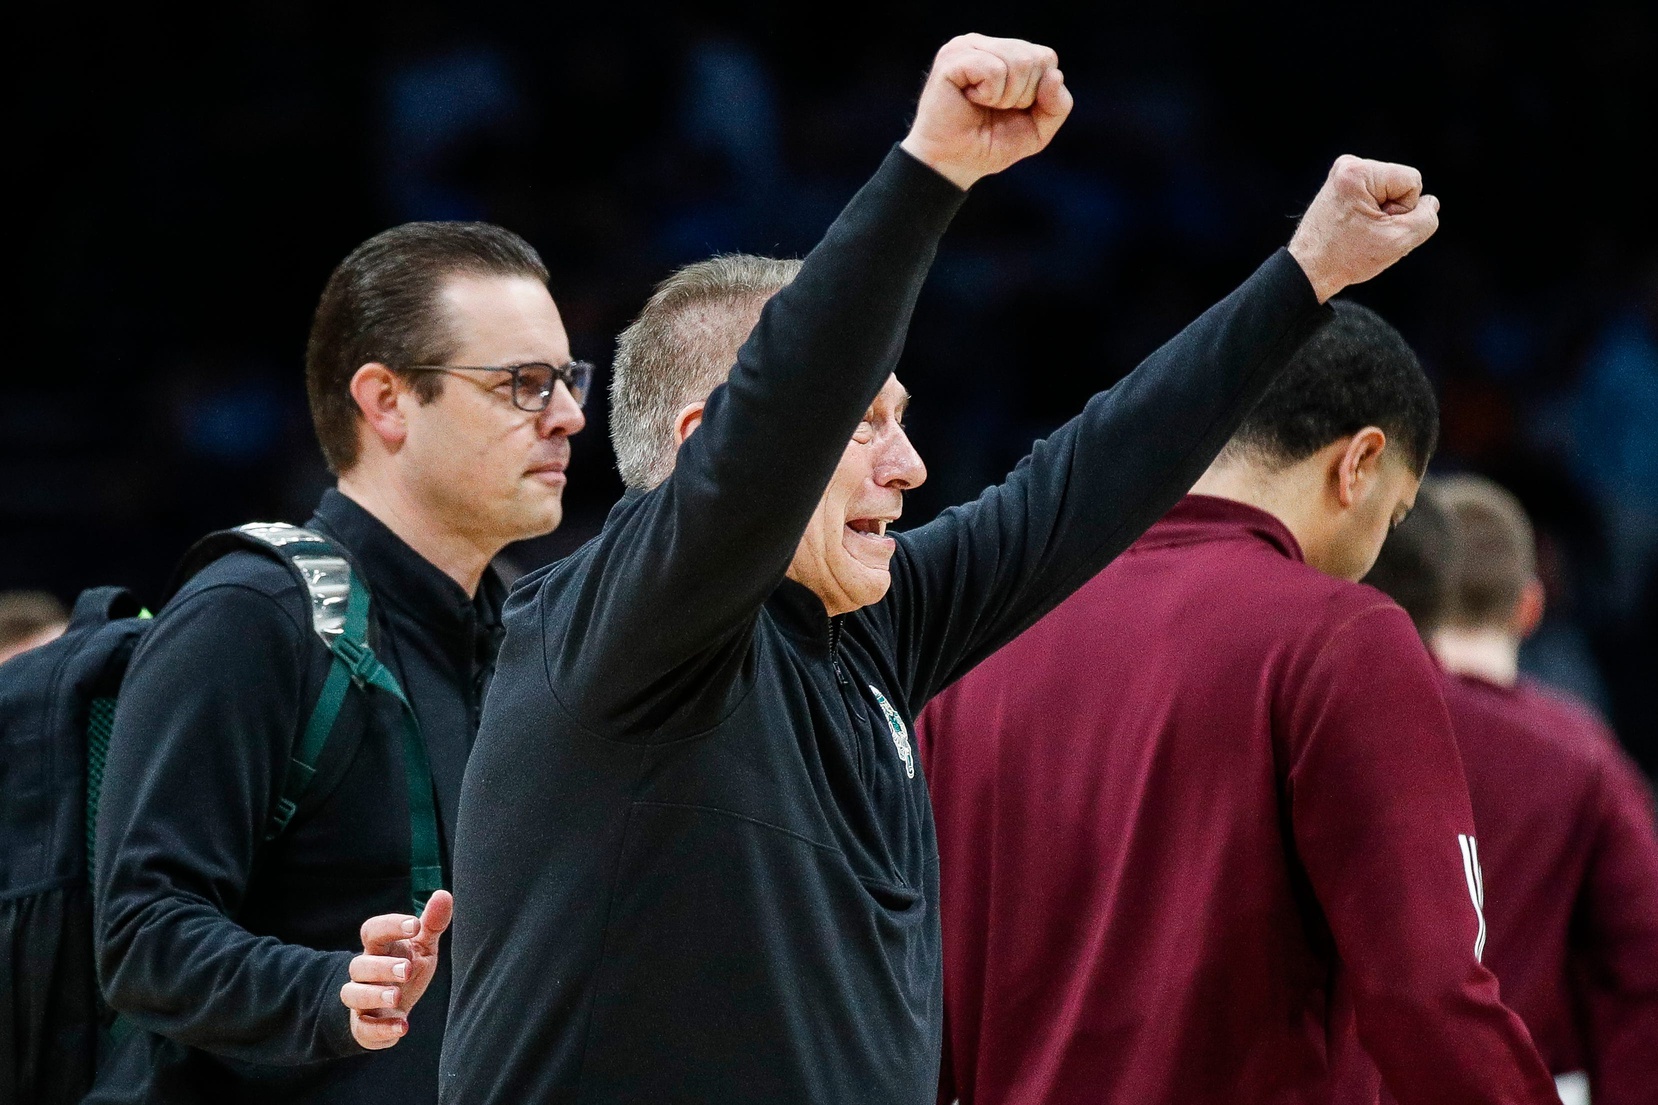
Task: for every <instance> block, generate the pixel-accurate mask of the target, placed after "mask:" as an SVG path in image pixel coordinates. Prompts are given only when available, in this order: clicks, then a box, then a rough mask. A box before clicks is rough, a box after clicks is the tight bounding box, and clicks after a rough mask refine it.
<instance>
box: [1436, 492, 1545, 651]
mask: <svg viewBox="0 0 1658 1105" xmlns="http://www.w3.org/2000/svg"><path fill="white" fill-rule="evenodd" d="M1434 494H1435V495H1436V496H1437V497H1438V499H1439V502H1440V504H1441V505H1442V506H1443V507H1444V509H1445V511H1446V513H1447V514H1448V515H1449V516H1450V518H1451V521H1452V524H1453V525H1454V526H1455V527H1456V531H1457V539H1458V542H1459V544H1460V546H1461V549H1462V555H1461V556H1459V557H1457V559H1456V563H1455V569H1454V571H1453V572H1452V575H1451V579H1450V586H1449V591H1448V597H1447V604H1446V611H1445V623H1446V624H1447V625H1449V626H1452V627H1456V628H1461V629H1479V628H1487V627H1501V626H1503V625H1506V624H1507V622H1508V620H1509V618H1510V617H1511V616H1512V615H1513V613H1514V610H1515V608H1516V607H1517V606H1518V605H1519V602H1520V598H1521V595H1522V594H1523V592H1524V591H1525V589H1526V587H1527V585H1529V584H1530V583H1531V581H1532V580H1533V579H1535V578H1536V576H1537V545H1536V539H1535V537H1534V536H1533V534H1532V528H1531V520H1530V519H1529V518H1527V517H1526V512H1525V508H1524V507H1522V506H1521V505H1520V500H1518V499H1516V498H1515V497H1514V496H1513V495H1512V494H1511V493H1510V492H1509V491H1507V490H1506V489H1505V488H1503V487H1502V486H1501V485H1499V484H1497V483H1494V482H1492V481H1491V480H1488V479H1485V478H1484V477H1482V476H1452V477H1448V478H1446V479H1443V480H1439V481H1436V483H1435V486H1434Z"/></svg>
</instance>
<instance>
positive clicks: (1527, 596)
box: [1508, 579, 1547, 641]
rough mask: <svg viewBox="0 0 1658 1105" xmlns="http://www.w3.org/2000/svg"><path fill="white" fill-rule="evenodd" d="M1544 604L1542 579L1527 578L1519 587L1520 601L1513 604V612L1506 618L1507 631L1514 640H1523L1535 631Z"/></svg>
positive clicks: (1539, 621) (1540, 621) (1541, 617)
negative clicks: (1523, 584) (1524, 583)
mask: <svg viewBox="0 0 1658 1105" xmlns="http://www.w3.org/2000/svg"><path fill="white" fill-rule="evenodd" d="M1546 606H1547V603H1546V601H1545V599H1544V591H1543V582H1542V580H1539V579H1530V580H1527V581H1526V585H1525V586H1524V587H1522V588H1521V589H1520V601H1519V602H1517V603H1515V604H1514V613H1513V614H1511V615H1509V619H1508V631H1509V632H1510V633H1512V634H1514V638H1515V640H1519V641H1523V640H1525V639H1526V638H1527V637H1529V636H1531V635H1532V634H1533V633H1536V632H1537V627H1538V625H1540V624H1541V623H1542V621H1543V611H1544V609H1545V608H1546Z"/></svg>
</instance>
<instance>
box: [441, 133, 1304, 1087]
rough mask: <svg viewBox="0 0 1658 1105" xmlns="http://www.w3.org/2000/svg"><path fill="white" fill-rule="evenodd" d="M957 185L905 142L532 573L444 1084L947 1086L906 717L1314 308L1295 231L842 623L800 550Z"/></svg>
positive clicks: (1113, 544)
mask: <svg viewBox="0 0 1658 1105" xmlns="http://www.w3.org/2000/svg"><path fill="white" fill-rule="evenodd" d="M961 198H962V193H961V192H960V191H959V190H957V189H956V188H954V187H953V186H952V185H950V184H949V183H948V182H946V181H945V180H944V179H943V178H942V177H939V176H938V175H936V174H934V173H933V172H931V171H930V170H929V169H927V168H926V167H924V166H922V165H921V164H920V163H919V162H916V161H914V160H913V159H911V158H910V157H909V156H908V155H907V154H905V153H903V152H902V151H901V150H895V151H894V152H893V153H892V154H891V155H890V156H889V157H888V158H887V160H886V162H885V163H884V165H883V166H882V168H881V169H880V171H879V172H878V173H877V174H876V176H875V178H874V179H873V180H872V181H871V182H870V183H869V184H868V185H867V186H866V187H865V188H864V189H863V190H862V191H861V192H860V193H859V194H858V195H857V196H856V197H854V199H853V200H852V202H851V203H850V205H849V206H848V207H847V209H846V211H845V212H844V213H843V214H842V215H841V217H840V218H839V219H838V220H837V221H836V223H835V224H834V226H832V227H831V228H830V230H829V232H828V234H827V236H826V237H825V239H824V241H823V242H822V243H821V244H820V245H819V246H818V247H817V248H816V249H815V250H814V251H813V252H812V253H811V255H810V256H808V257H807V259H806V261H805V264H804V265H803V267H802V269H801V271H800V274H799V275H798V277H797V278H796V279H795V281H794V282H793V283H792V284H791V285H790V286H789V287H787V288H785V289H784V290H783V291H781V292H779V293H778V294H777V295H776V296H775V297H773V299H772V300H771V301H770V303H768V304H767V306H766V308H765V310H764V311H763V312H762V314H761V318H760V321H759V323H758V325H757V326H756V328H755V331H754V333H753V334H752V335H751V336H750V337H749V339H748V341H747V342H746V343H745V345H744V346H743V349H742V351H741V352H740V354H739V356H738V362H737V365H736V366H735V368H734V369H733V371H732V373H731V376H730V378H729V380H728V381H727V382H726V383H725V384H724V385H722V386H721V387H719V388H717V389H715V391H714V393H713V394H712V395H711V396H710V398H709V401H708V406H707V408H706V411H705V414H704V418H703V423H702V426H701V428H700V429H699V430H698V432H697V433H696V434H694V435H692V436H691V437H690V438H689V439H687V441H686V443H685V444H684V445H683V446H682V447H681V448H680V450H679V454H678V458H677V461H676V467H675V470H674V472H673V474H672V475H671V476H670V477H669V478H668V479H667V480H666V481H665V482H664V483H663V484H662V485H661V486H659V487H657V488H655V489H653V490H651V491H649V492H647V493H644V494H630V495H629V496H627V497H626V498H624V500H623V501H622V502H621V503H619V504H618V505H617V506H616V508H615V509H614V510H613V511H612V513H611V515H610V518H609V519H608V521H607V523H606V526H605V528H604V530H603V532H602V533H601V535H600V536H599V537H597V538H596V539H594V540H593V541H592V542H590V543H588V544H587V545H585V546H583V547H582V548H581V549H580V550H578V551H577V552H576V553H575V554H573V555H572V556H571V557H570V558H568V559H567V560H565V561H563V562H561V563H559V564H557V565H554V566H552V567H551V568H548V569H544V570H542V571H540V572H538V573H534V574H532V575H531V576H529V577H527V578H526V579H525V580H524V581H522V582H521V583H520V584H519V585H518V586H517V587H516V588H515V589H514V590H513V592H512V594H511V596H510V597H509V599H508V602H507V606H506V613H505V617H504V621H505V624H506V627H507V636H506V641H505V643H504V645H503V647H502V653H501V661H500V668H499V673H498V675H497V678H496V681H495V684H494V686H493V687H492V688H491V691H490V695H489V698H488V700H487V701H486V703H485V708H484V721H483V726H482V728H481V730H480V733H479V740H478V746H477V748H476V750H475V751H474V753H473V757H472V760H471V762H470V763H469V764H468V767H467V774H466V781H465V784H464V786H463V788H462V795H461V820H460V828H459V836H458V838H457V845H456V848H457V851H456V909H457V914H456V922H455V929H454V933H455V935H454V945H453V951H454V956H455V994H454V1001H453V1004H452V1006H451V1010H450V1023H449V1033H448V1036H447V1038H446V1040H445V1043H444V1053H443V1060H442V1067H441V1087H442V1088H441V1100H443V1101H445V1102H450V1103H453V1105H461V1103H466V1105H481V1103H486V1102H489V1103H501V1105H506V1103H512V1105H520V1103H527V1105H537V1103H549V1102H561V1103H562V1102H584V1103H587V1102H593V1103H597V1102H643V1101H651V1102H657V1101H662V1102H667V1101H698V1102H719V1103H722V1105H741V1103H749V1102H752V1103H756V1105H758V1103H761V1102H765V1103H778V1102H788V1103H790V1105H800V1103H806V1102H845V1103H852V1102H858V1103H870V1102H879V1103H886V1102H892V1103H910V1105H922V1103H925V1102H929V1101H931V1100H932V1099H933V1096H934V1094H935V1091H936V1087H937V1081H936V1080H937V1072H938V1062H939V1047H940V1041H941V1029H942V982H941V978H942V959H941V954H940V945H939V913H938V867H937V845H936V841H935V838H934V833H933V822H932V815H931V811H930V808H929V805H928V800H927V791H926V785H925V780H924V779H923V778H922V773H921V770H920V766H919V764H918V763H917V760H916V756H915V752H914V749H913V747H912V745H911V740H910V723H911V720H912V719H913V718H914V716H915V714H916V712H918V711H919V710H920V709H921V707H922V706H923V705H924V704H925V703H926V702H927V700H928V699H929V698H930V697H931V696H932V695H933V694H935V693H937V692H938V691H939V690H941V689H942V688H943V687H944V686H945V685H946V684H948V683H949V682H951V681H952V680H954V679H955V678H957V677H958V676H960V675H961V674H962V673H963V672H965V671H966V670H967V669H968V668H969V667H970V666H972V665H973V664H974V663H976V662H977V661H978V660H980V659H983V658H984V657H985V656H986V655H988V654H989V652H991V651H992V650H994V649H995V648H996V647H997V646H999V645H1001V644H1003V643H1005V642H1006V641H1008V640H1010V639H1011V638H1012V637H1013V636H1015V635H1016V634H1018V633H1019V632H1021V631H1022V630H1023V629H1025V628H1026V627H1028V626H1029V625H1031V624H1032V623H1033V622H1034V621H1035V620H1036V619H1037V618H1039V617H1040V616H1041V615H1042V614H1044V613H1045V612H1047V611H1048V610H1049V609H1051V608H1052V607H1053V606H1055V605H1056V604H1057V603H1058V602H1060V601H1061V600H1062V599H1063V598H1065V596H1066V595H1068V594H1069V593H1070V592H1071V591H1073V590H1074V589H1076V588H1077V587H1078V586H1080V585H1081V584H1082V583H1084V582H1085V581H1086V580H1088V579H1089V578H1090V577H1092V576H1093V575H1094V574H1095V573H1096V572H1097V571H1099V569H1100V568H1101V567H1102V566H1103V565H1104V564H1105V563H1106V562H1107V561H1108V560H1109V559H1110V558H1111V557H1112V556H1113V555H1115V554H1116V553H1117V552H1119V551H1120V550H1122V549H1123V548H1124V547H1126V546H1127V545H1128V544H1129V543H1130V542H1132V541H1133V540H1134V538H1135V537H1137V536H1138V535H1139V534H1140V532H1141V531H1142V530H1144V529H1145V528H1146V527H1147V526H1149V525H1150V524H1151V523H1152V522H1153V521H1155V520H1156V519H1157V518H1158V517H1159V516H1160V515H1161V514H1162V513H1163V512H1164V511H1165V510H1167V509H1168V508H1169V507H1170V506H1172V505H1173V504H1174V503H1175V502H1176V501H1177V500H1178V499H1179V498H1180V496H1181V495H1182V493H1184V492H1185V490H1186V489H1187V488H1188V487H1189V486H1190V485H1191V484H1192V482H1193V481H1194V480H1195V479H1196V478H1197V477H1198V475H1199V474H1201V472H1202V471H1203V469H1204V468H1205V467H1206V466H1207V465H1208V463H1209V461H1210V460H1211V459H1212V458H1213V456H1214V454H1215V453H1216V452H1218V451H1219V449H1220V447H1221V445H1222V444H1224V442H1225V441H1226V439H1227V438H1228V437H1229V436H1230V435H1231V433H1232V431H1233V429H1235V427H1236V425H1237V423H1238V422H1239V421H1240V420H1241V418H1242V416H1243V415H1244V414H1245V413H1246V412H1247V410H1248V408H1249V406H1250V404H1252V403H1253V402H1254V401H1255V399H1256V398H1258V397H1259V395H1260V393H1261V391H1262V390H1263V389H1264V388H1265V386H1266V385H1267V384H1268V383H1269V382H1270V381H1271V379H1272V377H1273V376H1274V374H1275V373H1276V371H1277V370H1278V369H1279V368H1280V367H1281V366H1282V365H1283V364H1284V362H1285V361H1286V360H1287V359H1288V357H1289V355H1290V354H1291V353H1292V352H1293V351H1294V350H1295V348H1296V347H1297V346H1298V345H1299V344H1300V342H1301V341H1302V340H1304V339H1305V337H1306V336H1307V335H1309V334H1310V333H1312V331H1313V330H1314V329H1315V328H1316V327H1317V326H1318V325H1319V324H1320V322H1321V321H1322V319H1323V318H1324V317H1325V312H1323V311H1322V310H1321V309H1320V308H1319V307H1318V305H1317V302H1316V299H1315V297H1314V295H1313V293H1312V290H1311V287H1310V286H1309V285H1308V283H1307V281H1306V278H1305V277H1304V276H1303V275H1302V273H1301V271H1300V269H1299V268H1298V267H1297V266H1296V264H1295V262H1294V261H1293V260H1291V259H1290V258H1289V256H1288V254H1286V253H1284V252H1283V251H1280V252H1279V253H1278V254H1276V255H1275V256H1274V257H1272V258H1271V259H1269V260H1268V261H1267V262H1266V263H1265V264H1264V265H1263V266H1262V267H1261V269H1260V270H1258V271H1257V272H1256V273H1255V275H1254V276H1252V277H1251V278H1250V279H1249V281H1248V282H1246V283H1245V284H1244V285H1243V286H1242V287H1241V288H1240V289H1239V290H1238V291H1236V292H1234V293H1233V294H1232V295H1231V296H1229V297H1228V298H1227V299H1225V300H1223V301H1222V302H1221V303H1220V304H1218V305H1217V306H1215V307H1214V308H1211V309H1210V310H1209V311H1208V312H1207V313H1205V314H1204V315H1203V316H1202V317H1201V318H1200V319H1198V320H1197V321H1196V322H1195V323H1193V324H1192V325H1191V326H1190V327H1188V328H1187V329H1186V331H1184V332H1183V333H1182V334H1181V335H1180V336H1179V337H1177V338H1176V339H1174V340H1173V341H1172V342H1170V343H1169V344H1168V345H1166V346H1164V347H1163V348H1162V349H1160V350H1159V351H1158V352H1156V353H1154V354H1153V355H1152V356H1151V357H1150V358H1149V359H1148V360H1147V362H1146V363H1145V364H1143V365H1142V366H1141V367H1140V368H1139V369H1138V370H1137V371H1136V372H1135V373H1133V374H1132V375H1131V376H1130V377H1128V378H1127V379H1125V380H1124V381H1122V382H1121V383H1120V384H1118V385H1117V386H1116V387H1114V388H1113V389H1111V390H1110V391H1109V392H1106V393H1103V394H1101V395H1099V396H1097V397H1095V398H1094V399H1093V400H1092V401H1091V402H1090V403H1089V404H1088V406H1087V407H1086V409H1085V410H1084V411H1083V413H1082V414H1081V415H1080V416H1079V417H1078V418H1076V419H1075V420H1073V421H1072V422H1070V423H1069V424H1067V425H1066V426H1065V427H1063V428H1062V429H1061V430H1059V431H1058V432H1057V433H1056V434H1055V435H1054V436H1053V437H1051V438H1049V439H1047V440H1046V441H1043V442H1039V443H1038V444H1037V445H1036V447H1035V449H1034V451H1033V452H1032V454H1031V456H1030V457H1029V458H1027V459H1026V460H1025V461H1024V462H1022V463H1021V464H1020V466H1019V467H1018V468H1017V469H1016V470H1015V471H1014V473H1013V474H1012V475H1011V476H1010V477H1009V478H1008V480H1007V481H1006V482H1005V483H1003V484H1002V485H1000V486H998V487H995V488H992V489H990V490H989V491H987V492H985V494H984V495H983V496H981V497H980V498H979V499H978V500H977V501H976V502H973V503H971V504H968V505H966V506H964V507H959V508H955V509H952V510H950V511H947V512H945V513H944V514H943V515H941V516H940V517H939V518H938V519H937V520H936V521H934V522H932V523H930V524H928V525H926V526H923V527H921V528H919V529H917V530H915V531H913V532H909V533H903V534H899V535H898V536H897V551H896V553H895V555H894V557H893V561H892V585H891V589H890V591H889V593H888V595H887V597H886V598H885V599H884V600H883V601H881V602H879V603H876V604H875V605H873V606H869V607H865V608H863V609H861V610H857V611H855V612H853V613H851V614H848V615H845V616H843V617H839V618H833V619H831V618H829V617H828V616H827V615H826V613H825V610H824V607H823V605H822V603H821V602H820V601H819V600H818V599H817V597H816V596H815V595H814V594H812V593H811V592H810V591H808V590H807V589H806V588H804V587H802V586H800V585H798V584H796V583H793V582H791V581H788V580H786V579H785V572H786V570H787V567H788V564H789V562H790V560H791V558H792V556H793V554H794V551H795V548H796V545H797V544H798V542H799V540H800V537H801V534H802V533H803V532H804V530H805V527H806V523H807V520H808V519H809V517H810V516H811V514H812V511H813V509H814V507H815V506H816V504H817V502H818V499H819V497H820V496H821V494H822V492H823V489H824V488H825V486H826V485H827V484H828V481H829V478H830V475H831V473H832V472H833V470H834V468H835V465H836V463H837V461H838V460H839V458H840V456H841V454H842V451H843V450H844V449H845V447H846V443H847V441H848V439H849V438H850V437H851V435H852V433H853V431H854V429H855V427H856V425H857V422H858V420H859V418H860V417H861V416H862V414H863V412H864V410H865V409H866V407H867V406H868V404H869V403H870V402H871V400H872V399H873V397H874V396H875V394H876V392H877V391H878V390H879V389H880V387H881V385H882V384H883V383H884V382H885V380H886V379H887V377H888V375H889V374H890V373H891V372H892V371H893V369H894V366H895V365H896V363H897V360H898V356H899V352H900V350H901V348H902V344H903V338H904V333H905V330H906V328H907V325H908V321H909V317H910V312H911V310H912V308H913V305H914V301H915V296H916V294H917V292H918V290H919V288H920V286H921V282H922V280H923V278H924V277H925V274H926V272H927V269H928V267H929V265H930V264H931V261H932V257H933V253H934V250H935V248H936V244H937V242H938V240H939V237H940V236H941V234H942V233H943V231H944V229H945V226H946V224H947V223H948V222H949V219H950V217H951V216H952V215H953V213H954V212H955V210H956V207H957V206H958V204H959V203H960V201H961Z"/></svg>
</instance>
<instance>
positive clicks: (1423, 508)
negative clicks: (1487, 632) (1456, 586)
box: [1364, 479, 1462, 638]
mask: <svg viewBox="0 0 1658 1105" xmlns="http://www.w3.org/2000/svg"><path fill="white" fill-rule="evenodd" d="M1461 556H1462V542H1461V540H1460V537H1459V534H1458V531H1457V527H1456V520H1455V519H1454V518H1452V517H1451V515H1450V513H1449V512H1448V511H1447V510H1446V509H1445V507H1444V506H1443V505H1442V503H1441V502H1440V499H1439V496H1438V494H1437V491H1436V481H1434V480H1431V479H1430V480H1428V481H1426V482H1424V483H1423V485H1422V488H1421V490H1420V491H1419V492H1418V493H1417V496H1416V506H1415V507H1414V508H1413V509H1412V510H1411V512H1410V514H1409V516H1407V517H1406V518H1405V520H1404V521H1403V522H1401V523H1399V525H1397V526H1395V527H1394V529H1393V532H1392V533H1390V534H1388V537H1387V541H1386V542H1385V543H1383V545H1382V551H1381V554H1380V555H1379V556H1377V558H1376V563H1375V564H1374V565H1373V566H1372V567H1371V569H1370V573H1369V574H1368V575H1366V576H1365V577H1364V582H1365V583H1368V584H1370V586H1372V587H1375V588H1376V589H1377V590H1379V591H1381V592H1383V593H1384V594H1386V595H1387V596H1388V597H1389V598H1391V599H1392V600H1393V601H1394V602H1396V603H1398V604H1399V605H1400V606H1402V607H1404V608H1405V613H1407V614H1409V615H1410V620H1411V621H1413V622H1415V623H1416V631H1417V632H1418V633H1420V634H1421V635H1422V636H1423V637H1424V638H1427V637H1429V636H1431V635H1432V634H1433V633H1434V631H1435V630H1437V629H1439V628H1440V626H1442V625H1444V623H1445V618H1446V614H1447V611H1448V610H1449V607H1450V603H1451V585H1452V581H1453V580H1454V579H1455V578H1456V577H1457V574H1458V573H1459V571H1460V567H1459V561H1460V559H1461Z"/></svg>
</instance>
